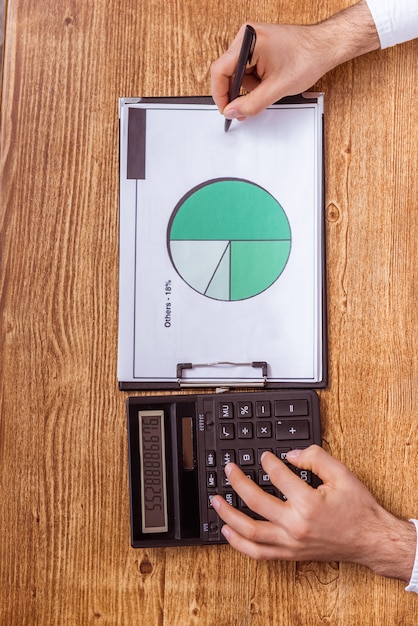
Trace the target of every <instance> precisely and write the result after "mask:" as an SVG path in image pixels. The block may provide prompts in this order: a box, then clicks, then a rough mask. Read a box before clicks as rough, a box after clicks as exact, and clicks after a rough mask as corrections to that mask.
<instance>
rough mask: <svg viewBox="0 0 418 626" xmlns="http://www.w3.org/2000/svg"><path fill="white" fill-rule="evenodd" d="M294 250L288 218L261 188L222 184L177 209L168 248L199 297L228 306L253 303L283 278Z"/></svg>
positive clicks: (234, 181) (198, 191)
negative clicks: (235, 303) (248, 301)
mask: <svg viewBox="0 0 418 626" xmlns="http://www.w3.org/2000/svg"><path fill="white" fill-rule="evenodd" d="M291 244H292V237H291V230H290V225H289V221H288V219H287V216H286V213H285V212H284V210H283V208H282V206H281V205H280V204H279V202H278V201H277V200H276V199H275V198H274V197H273V196H272V195H271V194H270V193H269V192H268V191H266V190H265V189H263V188H262V187H260V186H259V185H257V184H255V183H253V182H251V181H248V180H243V179H239V178H217V179H213V180H209V181H206V182H204V183H202V184H201V185H198V186H197V187H194V188H193V189H191V190H190V191H189V192H188V193H187V194H186V195H184V196H183V197H182V198H181V200H180V201H179V202H178V203H177V205H176V207H175V209H174V211H173V213H172V215H171V218H170V221H169V224H168V229H167V248H168V253H169V256H170V259H171V262H172V264H173V266H174V268H175V270H176V271H177V273H178V274H179V276H180V277H181V278H182V279H183V280H184V281H185V282H186V283H187V284H188V285H189V287H191V288H192V289H194V290H195V291H197V292H198V293H200V294H202V295H203V296H206V297H207V298H212V299H214V300H222V301H237V300H246V299H248V298H253V297H254V296H257V295H258V294H260V293H262V292H263V291H265V290H266V289H268V288H269V287H271V285H272V284H273V283H274V282H275V281H276V280H277V279H278V278H279V276H280V275H281V274H282V272H283V270H284V269H285V267H286V264H287V261H288V259H289V255H290V250H291Z"/></svg>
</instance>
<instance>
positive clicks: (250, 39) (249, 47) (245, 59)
mask: <svg viewBox="0 0 418 626" xmlns="http://www.w3.org/2000/svg"><path fill="white" fill-rule="evenodd" d="M256 38H257V35H256V33H255V30H254V28H253V27H252V26H249V25H248V24H247V26H246V27H245V33H244V38H243V40H242V45H241V50H240V53H239V57H238V63H237V69H236V70H235V76H234V81H233V83H232V87H231V91H230V92H229V102H232V100H235V98H237V97H238V94H239V92H240V89H241V85H242V81H243V79H244V74H245V68H246V67H247V63H251V58H252V56H253V52H254V46H255V41H256ZM231 122H232V120H225V132H226V133H227V132H228V130H229V127H230V126H231Z"/></svg>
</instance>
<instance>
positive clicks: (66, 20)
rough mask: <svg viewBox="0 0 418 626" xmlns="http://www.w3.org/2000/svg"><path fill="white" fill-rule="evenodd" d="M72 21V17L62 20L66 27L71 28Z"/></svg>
mask: <svg viewBox="0 0 418 626" xmlns="http://www.w3.org/2000/svg"><path fill="white" fill-rule="evenodd" d="M73 22H74V20H73V18H72V17H66V18H65V20H64V24H65V25H66V26H67V27H68V26H71V25H72V24H73Z"/></svg>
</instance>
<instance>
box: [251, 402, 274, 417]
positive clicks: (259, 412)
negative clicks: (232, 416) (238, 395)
mask: <svg viewBox="0 0 418 626" xmlns="http://www.w3.org/2000/svg"><path fill="white" fill-rule="evenodd" d="M255 414H256V416H257V417H270V415H271V408H270V401H269V400H258V401H257V402H256V403H255Z"/></svg>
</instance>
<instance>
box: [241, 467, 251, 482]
mask: <svg viewBox="0 0 418 626" xmlns="http://www.w3.org/2000/svg"><path fill="white" fill-rule="evenodd" d="M242 471H243V472H244V474H245V476H246V477H247V478H249V479H250V480H254V470H250V469H243V470H242Z"/></svg>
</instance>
